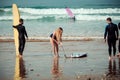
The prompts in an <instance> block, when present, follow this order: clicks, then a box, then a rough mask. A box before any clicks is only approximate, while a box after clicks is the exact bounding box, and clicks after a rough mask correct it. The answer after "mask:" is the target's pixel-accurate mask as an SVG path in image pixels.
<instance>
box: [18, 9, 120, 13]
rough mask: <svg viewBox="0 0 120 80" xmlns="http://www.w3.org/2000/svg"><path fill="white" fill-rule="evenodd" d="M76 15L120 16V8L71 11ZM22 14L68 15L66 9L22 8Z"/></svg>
mask: <svg viewBox="0 0 120 80" xmlns="http://www.w3.org/2000/svg"><path fill="white" fill-rule="evenodd" d="M71 10H72V12H73V13H74V14H120V8H107V9H93V8H91V9H84V8H80V9H71ZM20 11H21V12H24V13H30V14H34V15H40V14H44V15H46V14H66V11H65V9H64V8H63V9H59V8H50V9H34V8H20Z"/></svg>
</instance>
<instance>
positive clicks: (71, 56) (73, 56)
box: [64, 53, 87, 58]
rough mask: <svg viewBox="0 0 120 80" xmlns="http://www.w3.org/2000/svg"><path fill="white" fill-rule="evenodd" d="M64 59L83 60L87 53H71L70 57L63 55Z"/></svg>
mask: <svg viewBox="0 0 120 80" xmlns="http://www.w3.org/2000/svg"><path fill="white" fill-rule="evenodd" d="M64 56H65V58H84V57H87V53H73V54H71V55H70V56H67V55H66V54H65V55H64Z"/></svg>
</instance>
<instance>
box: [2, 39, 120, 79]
mask: <svg viewBox="0 0 120 80" xmlns="http://www.w3.org/2000/svg"><path fill="white" fill-rule="evenodd" d="M63 48H64V50H63V49H62V48H61V47H60V52H59V54H60V58H58V59H55V58H54V57H53V53H52V51H51V45H50V43H49V42H48V41H44V42H43V41H42V42H38V41H36V42H33V41H32V42H30V41H29V42H27V43H26V47H25V51H24V55H23V59H22V62H21V65H22V67H23V69H24V70H23V78H21V79H22V80H109V79H110V80H119V78H120V76H119V75H120V72H119V71H120V60H119V59H118V58H116V59H115V60H114V61H112V62H110V61H109V59H108V52H107V44H106V43H104V40H103V39H98V40H89V41H84V40H83V41H64V42H63ZM72 53H87V54H88V56H87V57H85V58H78V59H72V58H69V59H66V58H65V57H64V54H66V55H68V56H69V55H71V54H72ZM15 60H16V55H15V47H14V42H0V64H1V65H2V66H1V68H0V71H1V72H0V79H1V80H13V79H14V75H15V66H16V64H15Z"/></svg>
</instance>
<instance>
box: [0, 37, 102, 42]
mask: <svg viewBox="0 0 120 80" xmlns="http://www.w3.org/2000/svg"><path fill="white" fill-rule="evenodd" d="M13 39H14V37H0V40H3V41H4V40H13ZM49 39H50V38H49V37H29V40H34V41H35V40H42V41H49ZM62 39H63V40H66V41H69V40H72V41H78V40H87V41H89V40H97V39H104V38H103V37H71V36H68V37H62Z"/></svg>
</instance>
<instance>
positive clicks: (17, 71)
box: [12, 4, 21, 80]
mask: <svg viewBox="0 0 120 80" xmlns="http://www.w3.org/2000/svg"><path fill="white" fill-rule="evenodd" d="M12 13H13V25H14V26H16V25H18V24H19V19H20V13H19V10H18V7H17V5H16V4H13V5H12ZM13 32H14V42H15V49H16V56H18V55H19V50H18V47H19V40H18V31H17V29H15V28H13ZM14 80H21V78H20V58H19V57H16V63H15V74H14Z"/></svg>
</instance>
